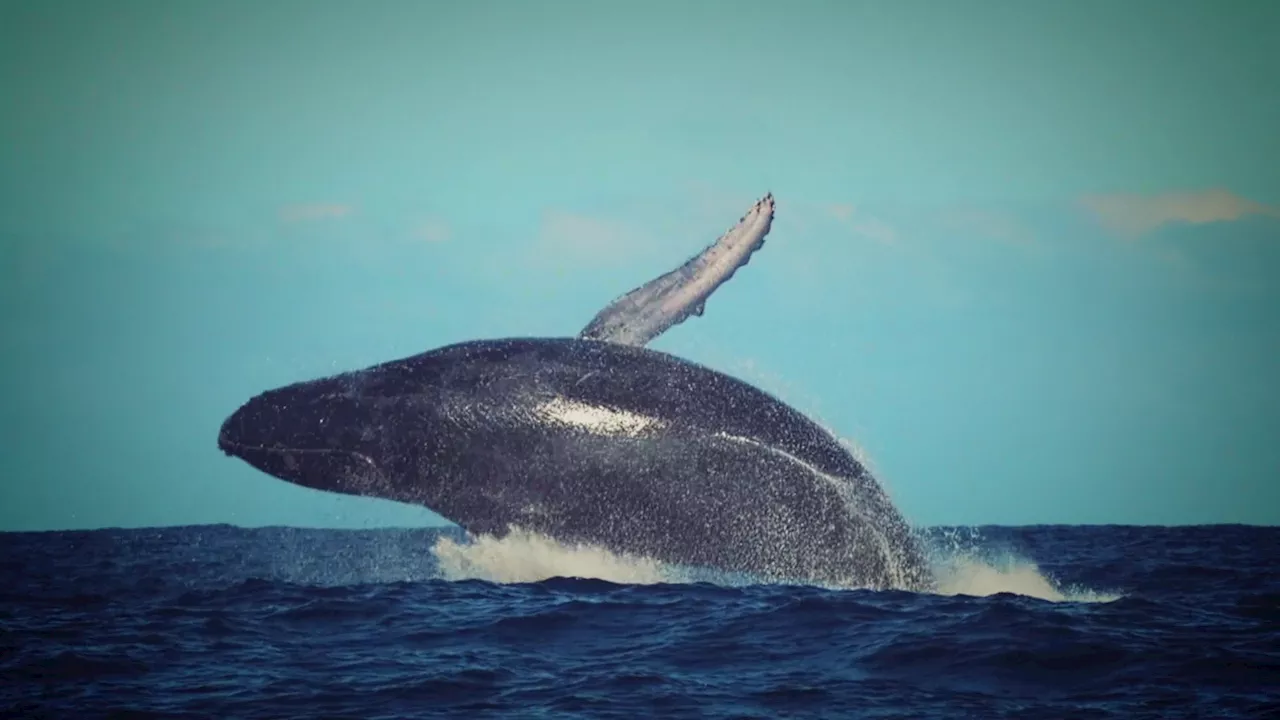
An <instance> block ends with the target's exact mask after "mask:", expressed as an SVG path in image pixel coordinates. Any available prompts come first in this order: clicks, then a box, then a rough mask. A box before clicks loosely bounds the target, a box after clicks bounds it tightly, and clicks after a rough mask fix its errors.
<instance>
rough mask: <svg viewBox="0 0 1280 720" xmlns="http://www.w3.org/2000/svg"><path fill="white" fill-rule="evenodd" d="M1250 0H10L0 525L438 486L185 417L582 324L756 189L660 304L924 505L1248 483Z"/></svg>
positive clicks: (1261, 197) (1277, 98) (55, 524)
mask: <svg viewBox="0 0 1280 720" xmlns="http://www.w3.org/2000/svg"><path fill="white" fill-rule="evenodd" d="M1276 37H1280V5H1278V4H1276V3H1273V2H1265V1H1262V2H1253V3H1244V2H1179V1H1177V0H1161V1H1159V2H1143V1H1140V0H1131V1H1129V2H1093V1H1082V2H1070V3H1068V2H1048V1H1045V2H1035V1H1028V0H1019V1H1016V2H1014V1H1010V2H961V1H959V0H956V1H955V2H936V1H931V2H907V1H899V0H894V1H893V2H890V1H889V0H881V1H878V2H862V3H859V2H853V1H852V0H843V1H840V2H800V1H797V2H794V3H782V4H779V3H776V2H772V3H751V2H745V1H741V2H723V3H716V2H645V3H624V2H586V1H584V2H529V1H527V0H520V1H517V0H512V1H511V2H461V1H460V2H449V3H444V2H442V3H431V2H403V3H398V2H392V1H391V0H384V1H382V2H377V3H355V2H345V3H336V2H321V1H319V0H316V1H309V2H290V1H287V0H273V1H272V2H238V1H219V2H203V3H197V2H134V1H124V0H120V1H117V2H112V3H76V2H58V3H41V2H34V1H31V2H23V1H17V2H5V3H4V4H3V5H0V92H2V93H3V95H2V98H3V99H0V108H3V109H0V303H2V305H0V312H2V315H0V317H2V319H3V325H2V328H3V332H2V333H0V339H2V341H3V343H4V344H3V347H2V348H0V350H2V353H0V363H3V368H2V369H3V372H2V373H0V383H2V385H0V392H2V394H3V397H4V398H5V402H4V403H3V404H0V438H2V443H3V444H2V445H0V483H2V485H0V529H10V530H20V529H52V528H91V527H102V526H148V525H170V524H193V523H213V522H229V523H236V524H242V525H263V524H288V525H311V526H333V527H349V526H377V525H387V524H393V525H405V524H423V523H434V522H438V519H437V518H436V517H435V516H434V515H432V514H430V513H429V512H426V511H423V510H420V509H415V508H407V507H402V506H395V505H392V504H390V503H382V502H378V501H372V500H362V499H355V498H344V497H338V496H332V495H324V494H321V493H317V492H313V491H309V490H304V489H301V488H297V487H294V486H291V485H288V484H286V483H283V482H280V481H277V480H273V479H271V478H268V477H266V476H264V475H261V474H259V473H257V472H255V471H253V470H252V469H250V468H249V467H248V466H247V465H245V464H244V463H240V462H236V461H233V460H230V459H228V458H226V457H224V456H223V455H222V454H221V453H219V452H218V451H217V449H216V447H215V436H216V433H217V428H218V426H219V424H220V423H221V421H222V419H223V418H224V417H225V416H226V415H227V414H228V413H230V412H231V411H232V410H234V409H235V408H236V407H237V406H238V405H239V404H240V403H241V402H243V401H244V400H246V399H247V398H248V397H250V396H251V395H253V394H255V393H257V392H259V391H261V390H264V389H267V388H269V387H273V386H277V385H282V384H286V383H289V382H293V381H296V380H301V379H306V378H310V377H314V376H318V375H323V374H330V373H333V372H337V371H341V370H347V369H354V368H358V367H361V366H364V365H368V364H371V363H374V362H379V361H383V360H388V359H392V358H396V357H401V356H404V355H409V354H413V353H417V352H420V351H423V350H427V349H430V348H433V347H437V346H439V345H443V344H446V343H450V342H455V341H461V340H466V339H473V338H479V337H496V336H507V335H568V334H572V333H575V332H576V331H577V330H578V329H580V328H581V327H582V325H584V324H585V323H586V321H587V320H589V319H590V318H591V316H592V315H594V313H595V312H596V311H597V310H598V309H600V307H602V306H603V305H604V304H605V303H607V302H608V301H609V300H611V299H612V298H613V297H614V296H616V295H617V294H619V293H621V292H623V291H625V290H628V289H630V288H631V287H633V286H635V285H636V284H638V283H640V282H642V281H644V280H647V279H649V278H650V277H652V276H654V275H656V274H658V273H659V272H662V271H665V270H667V269H669V268H670V267H672V266H674V265H675V264H677V263H679V262H681V261H683V260H684V259H686V258H687V257H688V256H689V255H691V254H692V253H693V252H695V251H697V250H698V249H700V248H701V247H703V246H704V245H705V244H706V243H708V242H710V241H711V240H713V239H714V238H715V237H716V236H717V235H718V234H719V233H720V232H721V231H723V230H724V229H725V228H727V227H728V226H729V225H730V224H732V222H733V221H734V220H736V219H737V217H738V216H739V215H741V213H742V212H743V211H744V210H745V209H746V208H747V207H748V206H749V205H750V203H751V202H752V201H753V200H754V199H755V198H757V197H758V196H760V195H762V194H763V193H764V192H766V191H770V190H771V191H773V192H774V193H775V194H776V195H777V197H778V215H777V221H776V222H775V224H774V229H773V232H772V234H771V235H770V238H769V242H768V243H767V244H766V246H765V248H764V250H763V251H762V252H761V253H760V254H759V255H758V256H757V259H756V260H755V261H754V262H752V263H751V265H750V266H749V267H748V268H747V269H746V270H744V271H743V272H740V273H738V275H737V276H736V277H735V279H734V280H733V282H732V283H730V284H728V285H726V286H725V287H724V288H723V289H722V290H721V291H720V292H719V293H718V294H717V295H716V296H715V297H714V298H713V299H712V300H711V301H710V302H709V303H708V306H707V312H706V315H705V316H704V317H702V318H697V319H693V320H691V321H689V322H687V323H685V324H684V325H681V326H680V327H678V328H676V329H674V330H672V331H671V332H669V333H668V334H667V335H664V336H663V337H662V338H660V339H659V340H658V341H657V342H656V343H655V347H657V348H659V349H662V350H666V351H669V352H674V353H677V354H679V355H682V356H685V357H688V358H690V359H693V360H696V361H699V362H703V363H706V364H709V365H711V366H713V367H715V368H718V369H721V370H724V371H726V372H730V373H731V374H734V375H736V376H738V377H741V378H743V379H746V380H748V381H751V382H754V383H756V384H759V385H761V386H762V387H764V388H766V389H768V390H771V391H773V392H775V393H778V394H779V395H781V396H782V397H783V398H784V399H786V400H787V401H789V402H791V403H792V404H794V405H796V406H797V407H799V408H800V409H802V410H804V411H806V412H808V413H810V414H812V415H814V416H816V417H818V418H820V419H821V420H822V421H823V422H824V423H825V424H826V425H828V426H829V427H831V428H833V429H834V430H835V431H836V432H837V433H838V434H839V435H841V436H842V437H844V438H847V439H849V440H851V441H853V442H854V443H856V444H857V445H858V446H860V447H861V448H862V449H863V451H864V452H865V454H866V456H867V459H868V461H869V462H870V463H871V465H872V467H873V468H874V469H875V470H876V472H877V473H878V475H879V476H880V477H881V478H882V480H883V481H884V483H885V484H886V485H887V486H888V488H889V489H890V491H891V493H892V494H893V495H894V497H895V498H896V499H897V502H898V504H899V505H900V507H901V508H902V509H903V511H904V512H905V513H906V514H907V515H908V516H909V517H910V518H911V519H912V520H913V521H915V522H917V523H921V524H971V523H973V524H976V523H1000V524H1026V523H1048V522H1061V523H1140V524H1146V523H1160V524H1181V523H1202V522H1245V523H1264V524H1275V523H1278V522H1280V442H1278V441H1277V437H1278V436H1280V381H1278V380H1277V377H1278V372H1280V359H1278V358H1280V172H1278V171H1277V162H1276V161H1277V159H1278V158H1280V131H1277V128H1280V83H1278V82H1277V80H1276V79H1277V78H1278V77H1280V50H1278V49H1277V48H1276V46H1275V42H1274V40H1275V38H1276Z"/></svg>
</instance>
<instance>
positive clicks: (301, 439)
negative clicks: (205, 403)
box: [218, 378, 397, 497]
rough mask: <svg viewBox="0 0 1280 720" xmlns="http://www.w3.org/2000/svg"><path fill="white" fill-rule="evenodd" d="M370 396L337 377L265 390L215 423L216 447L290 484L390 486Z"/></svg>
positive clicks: (358, 490) (348, 490)
mask: <svg viewBox="0 0 1280 720" xmlns="http://www.w3.org/2000/svg"><path fill="white" fill-rule="evenodd" d="M381 414H382V413H381V412H380V403H379V402H378V401H377V398H370V397H365V396H362V395H361V394H359V393H357V392H352V388H351V387H350V385H349V384H347V383H344V382H342V381H341V378H329V379H325V380H317V381H312V382H306V383H298V384H296V385H289V386H287V387H282V388H277V389H275V390H268V391H267V392H264V393H262V394H261V395H258V396H257V397H254V398H253V399H251V400H249V401H248V402H246V403H245V404H244V405H242V406H241V407H240V409H238V410H236V411H235V412H234V413H232V414H231V416H230V417H228V418H227V419H226V421H225V422H223V423H222V428H221V429H220V431H219V432H218V448H219V449H220V450H222V451H223V452H224V453H226V454H227V455H230V456H232V457H237V458H240V459H241V460H244V461H245V462H247V463H249V464H250V465H252V466H253V467H255V468H257V469H258V470H261V471H262V472H265V473H267V474H269V475H272V476H274V477H277V478H280V479H281V480H286V481H288V482H291V483H294V484H296V485H302V486H304V487H309V488H314V489H317V490H325V491H329V492H337V493H343V494H348V495H371V496H376V497H390V496H394V495H396V494H397V493H396V492H395V488H394V487H393V480H392V478H393V475H394V474H393V473H390V472H389V471H388V470H389V468H388V467H387V465H388V461H389V458H388V455H387V453H388V448H387V447H386V443H385V442H384V438H383V433H380V432H379V428H380V426H381V422H382V420H381V417H380V416H381Z"/></svg>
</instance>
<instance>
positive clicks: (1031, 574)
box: [930, 532, 1122, 602]
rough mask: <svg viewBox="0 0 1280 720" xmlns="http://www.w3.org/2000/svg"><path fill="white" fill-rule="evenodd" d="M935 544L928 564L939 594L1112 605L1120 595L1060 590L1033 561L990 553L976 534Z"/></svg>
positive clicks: (1005, 553)
mask: <svg viewBox="0 0 1280 720" xmlns="http://www.w3.org/2000/svg"><path fill="white" fill-rule="evenodd" d="M943 542H944V543H945V545H946V546H945V547H943V546H940V545H939V544H934V545H933V547H932V548H931V549H930V561H931V564H932V569H933V574H934V577H935V579H936V581H937V592H938V594H939V595H969V596H972V597H987V596H989V595H997V594H999V593H1010V594H1013V595H1023V596H1026V597H1033V598H1038V599H1040V600H1049V601H1052V602H1111V601H1112V600H1118V599H1119V598H1120V597H1122V596H1121V595H1120V594H1119V593H1109V592H1099V591H1096V590H1090V589H1088V588H1082V587H1078V586H1072V587H1063V586H1061V585H1060V584H1059V583H1057V582H1056V581H1055V580H1054V579H1053V578H1052V577H1051V576H1049V575H1048V574H1046V573H1045V572H1044V571H1042V570H1041V569H1040V566H1039V565H1037V564H1036V563H1035V562H1033V561H1032V560H1029V559H1027V558H1024V557H1021V556H1019V555H1017V554H1016V553H1014V552H1012V551H1007V550H1006V551H1003V552H994V553H993V552H991V551H990V550H989V549H987V548H985V547H983V544H982V540H981V538H980V536H978V534H977V533H976V532H972V533H970V536H969V537H968V538H967V540H964V541H961V540H959V539H958V538H957V536H956V535H954V534H953V535H950V536H949V537H947V538H945V539H944V540H943Z"/></svg>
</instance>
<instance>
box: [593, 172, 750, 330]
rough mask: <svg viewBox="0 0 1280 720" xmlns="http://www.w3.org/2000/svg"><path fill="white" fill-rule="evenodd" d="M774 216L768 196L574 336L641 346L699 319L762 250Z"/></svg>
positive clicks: (602, 313) (614, 303)
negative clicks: (703, 246) (724, 286)
mask: <svg viewBox="0 0 1280 720" xmlns="http://www.w3.org/2000/svg"><path fill="white" fill-rule="evenodd" d="M774 211H775V201H774V198H773V192H772V191H770V192H767V193H765V195H764V197H762V198H760V199H759V200H757V201H756V202H755V204H753V205H752V206H751V209H750V210H748V211H747V213H746V214H745V215H743V216H742V218H741V219H740V220H739V221H738V223H737V224H736V225H734V226H733V227H731V228H729V230H728V232H726V233H725V234H724V235H721V236H720V239H718V240H716V241H715V242H714V243H712V244H711V245H709V246H708V247H707V248H706V249H704V250H703V251H702V252H700V253H698V254H697V255H695V256H694V257H693V258H692V259H690V260H689V261H688V262H686V263H684V264H683V265H681V266H680V267H678V268H676V269H675V270H672V271H671V272H668V273H666V274H664V275H661V276H659V277H657V278H654V279H653V280H650V281H649V282H647V283H645V284H644V285H641V286H640V287H638V288H636V289H634V290H632V291H631V292H629V293H627V294H626V295H623V296H622V297H620V298H618V299H616V300H614V301H613V302H612V303H610V304H609V305H608V306H607V307H605V308H604V309H603V310H601V311H600V312H599V313H598V314H597V315H596V316H595V317H594V318H592V320H591V322H590V323H588V324H587V326H586V327H585V328H583V329H582V332H580V333H579V334H578V336H579V337H581V338H583V339H588V340H603V341H606V342H613V343H619V344H623V345H636V346H643V345H645V344H646V343H648V342H649V341H650V340H652V339H653V338H655V337H657V336H659V335H661V334H662V333H663V332H666V330H667V329H668V328H670V327H672V326H674V325H678V324H679V323H681V322H683V321H684V320H685V318H687V317H689V316H690V315H699V316H700V315H702V313H703V311H704V310H705V309H706V303H707V298H708V297H710V296H711V294H712V293H713V292H715V291H716V288H718V287H720V286H721V285H722V284H724V283H725V282H726V281H728V280H729V278H731V277H733V273H734V272H735V271H737V269H738V268H740V267H742V266H743V265H746V264H747V263H748V262H749V261H750V260H751V254H752V253H754V252H755V251H756V250H759V249H760V248H761V247H762V246H764V239H765V236H766V235H768V234H769V229H770V227H771V226H772V225H773V215H774Z"/></svg>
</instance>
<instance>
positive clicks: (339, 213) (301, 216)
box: [280, 203, 356, 223]
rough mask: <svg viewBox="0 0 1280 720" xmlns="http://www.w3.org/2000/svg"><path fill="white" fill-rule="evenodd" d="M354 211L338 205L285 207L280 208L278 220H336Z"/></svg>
mask: <svg viewBox="0 0 1280 720" xmlns="http://www.w3.org/2000/svg"><path fill="white" fill-rule="evenodd" d="M355 211H356V209H355V207H354V206H352V205H344V204H339V203H329V204H313V205H286V206H284V207H282V208H280V219H281V220H283V221H285V222H289V223H296V222H311V221H316V220H338V219H341V218H345V217H347V216H349V215H351V214H352V213H354V212H355Z"/></svg>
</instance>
